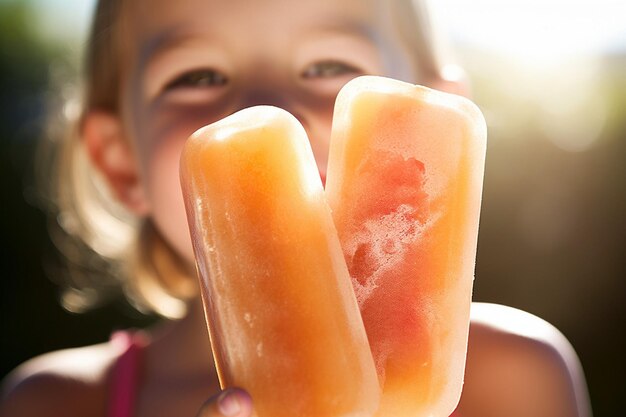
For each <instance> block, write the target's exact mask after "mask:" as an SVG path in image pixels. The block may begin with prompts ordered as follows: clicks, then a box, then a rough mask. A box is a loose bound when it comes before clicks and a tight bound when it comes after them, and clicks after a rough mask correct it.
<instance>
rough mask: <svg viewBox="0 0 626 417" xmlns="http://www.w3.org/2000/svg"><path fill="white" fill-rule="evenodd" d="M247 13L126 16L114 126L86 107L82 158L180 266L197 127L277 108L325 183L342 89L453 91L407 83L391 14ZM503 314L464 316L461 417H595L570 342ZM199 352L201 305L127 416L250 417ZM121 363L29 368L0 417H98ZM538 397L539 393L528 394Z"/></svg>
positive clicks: (326, 9)
mask: <svg viewBox="0 0 626 417" xmlns="http://www.w3.org/2000/svg"><path fill="white" fill-rule="evenodd" d="M251 4H252V3H251V2H249V1H244V0H213V1H206V0H185V1H180V2H171V1H169V0H158V1H155V0H150V1H148V0H138V1H134V2H126V3H125V5H124V11H123V18H122V21H121V22H122V23H121V24H122V29H121V30H123V31H124V38H125V39H126V42H125V47H124V50H123V55H124V56H123V60H122V62H123V68H122V88H121V91H120V104H121V106H120V108H121V111H120V114H110V113H106V112H102V111H99V110H98V109H92V111H91V112H89V113H88V115H87V117H86V118H85V122H84V124H83V131H82V136H83V140H84V143H85V145H86V149H87V152H88V154H89V156H90V158H91V160H92V162H93V164H94V165H95V166H96V167H97V168H98V169H99V170H100V172H101V173H102V174H103V176H104V177H105V179H106V180H107V181H108V183H109V185H110V187H111V189H112V191H113V193H114V195H115V196H116V197H117V199H118V200H119V201H120V202H121V203H123V204H124V205H125V206H126V207H128V208H129V209H130V210H131V211H133V212H134V213H136V214H137V215H139V216H150V217H151V218H152V219H153V221H154V222H155V224H156V226H157V227H158V229H159V231H160V232H161V234H162V235H163V236H164V238H165V239H166V241H167V242H168V243H169V244H170V245H171V247H172V248H174V250H175V251H177V252H178V254H179V255H181V257H182V258H183V259H185V260H186V261H187V262H189V263H192V262H193V261H194V260H193V252H192V248H191V242H190V239H189V234H188V229H187V221H186V217H185V212H184V206H183V201H182V196H181V192H180V185H179V179H178V163H179V156H180V152H181V150H182V147H183V144H184V142H185V140H186V138H187V137H188V136H189V135H190V134H191V133H193V132H194V131H195V130H196V129H198V128H200V127H202V126H204V125H206V124H208V123H211V122H213V121H216V120H219V119H220V118H222V117H224V116H226V115H228V114H231V113H233V112H235V111H237V110H239V109H242V108H244V107H249V106H252V105H259V104H272V105H275V106H279V107H282V108H285V109H286V110H288V111H290V112H291V113H293V114H294V115H295V116H296V117H297V118H298V119H299V120H300V121H301V123H302V124H303V125H304V127H305V129H306V131H307V133H308V135H309V139H310V141H311V145H312V148H313V151H314V154H315V157H316V160H317V163H318V168H319V170H320V174H321V175H322V176H324V174H325V170H326V162H327V152H328V140H329V137H330V125H331V118H332V109H333V104H334V98H335V96H336V94H337V92H338V90H339V89H340V87H341V86H342V85H343V84H345V82H347V81H348V80H349V79H350V78H352V77H354V76H357V75H361V74H381V75H387V76H390V77H394V78H401V79H404V80H406V81H411V82H420V83H423V84H424V83H427V84H429V85H430V86H433V87H437V88H439V89H445V90H448V91H453V92H458V91H461V86H460V85H459V84H457V83H454V82H449V81H447V80H446V79H445V78H444V77H443V75H442V76H441V77H435V78H434V79H429V80H419V79H417V78H416V77H414V76H412V74H415V73H416V71H415V68H413V65H414V64H413V63H412V60H411V56H410V54H409V49H408V46H407V45H405V44H404V43H403V42H402V40H401V37H400V35H399V34H398V33H396V31H395V30H393V27H394V26H393V22H392V20H391V18H390V16H389V13H387V12H386V6H385V5H386V4H387V2H376V1H364V0H345V1H341V2H337V1H335V0H300V1H298V2H297V5H298V6H297V7H293V4H295V3H294V2H293V1H292V0H265V1H264V2H263V7H251V6H250V5H251ZM254 4H257V3H254ZM217 11H219V12H217ZM242 28H245V30H242ZM502 308H503V307H500V306H493V305H486V306H483V307H477V308H476V311H479V310H480V311H482V314H478V313H477V315H475V316H474V317H473V318H472V324H471V330H470V342H469V356H468V367H467V369H468V371H467V375H466V383H465V387H466V388H465V390H464V394H463V398H462V400H461V403H460V406H459V412H460V414H461V415H463V416H482V417H488V416H503V415H506V416H520V417H521V416H534V417H537V416H546V417H547V416H551V417H555V416H587V415H590V413H589V410H588V405H587V404H588V402H587V398H586V390H585V387H584V379H583V378H582V373H581V372H580V368H579V365H578V362H577V360H576V359H575V355H574V356H573V357H572V355H571V354H570V355H569V356H568V354H566V353H564V352H570V350H569V349H570V348H569V345H568V344H567V342H566V341H564V339H563V338H562V336H560V334H559V333H558V332H557V331H556V330H555V329H553V328H552V327H550V326H549V325H547V324H546V323H545V322H543V321H541V320H539V319H537V318H535V317H532V316H524V317H526V318H527V320H526V322H525V323H524V324H523V325H520V324H519V323H518V324H517V325H515V320H514V318H515V317H516V315H517V314H518V313H519V314H525V313H521V312H517V311H516V310H506V311H509V312H512V313H511V317H512V318H513V319H511V321H510V322H511V323H513V325H498V324H497V323H493V322H492V321H491V319H490V317H497V316H499V315H500V313H501V309H502ZM511 323H509V324H511ZM533 329H534V330H533ZM537 329H543V332H540V333H541V337H539V336H538V335H537V334H533V332H537V331H538V330H537ZM181 340H184V341H185V342H184V343H181ZM208 352H210V347H209V344H208V340H207V337H206V331H205V324H204V319H203V315H202V309H201V305H200V302H199V300H196V301H195V302H192V303H191V305H190V308H189V313H188V314H187V316H186V317H184V318H183V319H182V320H178V321H175V322H169V323H165V324H163V325H161V326H160V327H159V328H156V329H154V330H153V331H152V337H151V342H150V343H149V344H148V346H147V348H146V350H145V354H146V357H145V366H144V372H145V375H144V381H145V382H144V384H142V386H141V388H140V390H139V393H138V395H139V397H138V408H137V415H138V416H171V415H181V416H185V415H187V416H194V415H199V416H220V415H224V416H226V415H228V416H242V417H243V416H249V415H250V413H251V410H252V408H253V405H252V399H250V397H249V396H248V395H247V394H246V393H245V392H243V391H241V390H232V391H231V390H229V391H226V392H224V393H221V394H220V393H219V385H218V382H217V377H216V372H215V369H214V367H213V364H212V360H211V358H210V356H209V354H208ZM570 353H571V352H570ZM120 354H121V351H120V349H119V348H118V347H117V346H115V345H114V344H112V343H105V344H102V345H98V346H91V347H85V348H78V349H70V350H66V351H61V352H55V353H51V354H47V355H44V356H41V357H38V358H35V359H33V360H31V361H29V362H27V363H26V364H24V365H22V366H20V367H19V368H18V369H16V370H15V371H14V373H13V374H11V375H10V376H9V378H8V379H7V380H6V381H5V386H4V393H5V394H4V399H3V402H2V406H1V408H0V410H1V411H0V413H1V415H3V416H5V415H6V416H9V415H10V416H31V415H33V416H34V415H37V416H61V415H63V416H73V415H77V416H78V415H81V416H85V415H89V416H99V415H104V410H105V406H106V401H107V398H106V388H107V383H108V381H109V379H110V375H111V368H112V365H113V364H114V363H115V361H116V359H117V358H118V357H119V355H120ZM76 358H82V359H83V360H82V361H78V362H77V360H76ZM163 358H167V360H163ZM520 370H524V372H521V373H520ZM538 383H541V384H540V385H539V386H540V387H541V390H537V389H534V388H536V387H537V386H538V385H537V384H538ZM485 393H494V394H493V395H485ZM211 395H214V396H213V397H211ZM209 397H210V398H209ZM207 398H209V400H206V399H207ZM33 399H37V401H33Z"/></svg>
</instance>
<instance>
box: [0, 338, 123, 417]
mask: <svg viewBox="0 0 626 417" xmlns="http://www.w3.org/2000/svg"><path fill="white" fill-rule="evenodd" d="M120 354H121V349H120V348H119V346H117V345H114V344H112V343H103V344H99V345H93V346H87V347H81V348H74V349H66V350H60V351H56V352H51V353H47V354H44V355H41V356H38V357H36V358H33V359H31V360H29V361H27V362H25V363H23V364H22V365H20V366H19V367H17V368H16V369H15V370H14V371H13V372H12V373H10V374H9V375H8V376H7V378H6V379H5V380H4V381H3V386H2V399H1V402H0V415H1V416H12V417H21V416H24V417H26V416H39V417H45V416H74V415H76V416H98V415H101V414H102V412H103V410H104V409H105V401H106V381H107V378H108V373H109V371H110V369H111V366H112V364H113V363H114V362H115V359H116V358H117V357H118V356H119V355H120Z"/></svg>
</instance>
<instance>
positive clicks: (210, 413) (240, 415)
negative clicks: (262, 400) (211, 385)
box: [197, 388, 252, 417]
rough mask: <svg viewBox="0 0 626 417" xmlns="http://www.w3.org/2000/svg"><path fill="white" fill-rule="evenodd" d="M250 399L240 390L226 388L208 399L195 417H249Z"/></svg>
mask: <svg viewBox="0 0 626 417" xmlns="http://www.w3.org/2000/svg"><path fill="white" fill-rule="evenodd" d="M251 415H252V398H250V394H248V393H247V392H246V391H244V390H242V389H240V388H228V389H226V390H224V391H222V392H220V393H219V394H217V395H215V396H213V397H211V398H209V399H208V400H207V401H206V402H205V403H204V404H203V405H202V407H201V408H200V411H199V412H198V415H197V417H250V416H251Z"/></svg>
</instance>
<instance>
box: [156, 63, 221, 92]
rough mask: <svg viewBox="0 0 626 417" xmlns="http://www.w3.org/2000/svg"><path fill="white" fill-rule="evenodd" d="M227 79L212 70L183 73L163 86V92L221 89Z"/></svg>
mask: <svg viewBox="0 0 626 417" xmlns="http://www.w3.org/2000/svg"><path fill="white" fill-rule="evenodd" d="M227 82H228V78H227V77H226V76H225V75H224V74H222V73H220V72H219V71H216V70H214V69H210V68H206V69H199V70H193V71H189V72H186V73H184V74H183V75H181V76H179V77H178V78H176V79H174V80H173V81H171V82H170V83H168V84H167V85H166V86H165V90H172V89H176V88H210V87H221V86H223V85H225V84H226V83H227Z"/></svg>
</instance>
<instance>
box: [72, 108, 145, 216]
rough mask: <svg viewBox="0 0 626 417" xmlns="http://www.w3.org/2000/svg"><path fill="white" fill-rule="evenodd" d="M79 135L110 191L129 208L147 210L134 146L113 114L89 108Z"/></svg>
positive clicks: (134, 210) (142, 213) (136, 211)
mask: <svg viewBox="0 0 626 417" xmlns="http://www.w3.org/2000/svg"><path fill="white" fill-rule="evenodd" d="M81 137H82V140H83V143H84V145H85V148H86V150H87V154H88V155H89V159H90V160H91V162H92V164H93V165H94V166H95V167H96V168H97V169H98V171H99V172H100V173H101V174H102V175H103V176H104V178H105V180H106V181H107V183H108V184H109V187H110V189H111V191H112V192H113V195H114V196H115V197H116V198H117V200H118V201H119V202H120V203H121V204H122V205H124V206H125V207H126V208H127V209H129V210H130V211H131V212H133V213H135V214H136V215H138V216H144V215H146V214H147V213H148V211H149V205H148V200H147V198H146V195H145V191H144V188H143V186H142V183H141V180H140V175H139V167H138V164H137V161H136V159H135V155H134V153H133V149H132V147H131V145H130V143H129V142H128V140H127V138H126V137H125V136H124V134H123V130H122V124H121V121H120V119H119V117H117V116H116V115H113V114H111V113H108V112H104V111H91V112H89V113H88V114H87V115H86V116H85V118H84V119H83V123H82V125H81Z"/></svg>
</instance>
